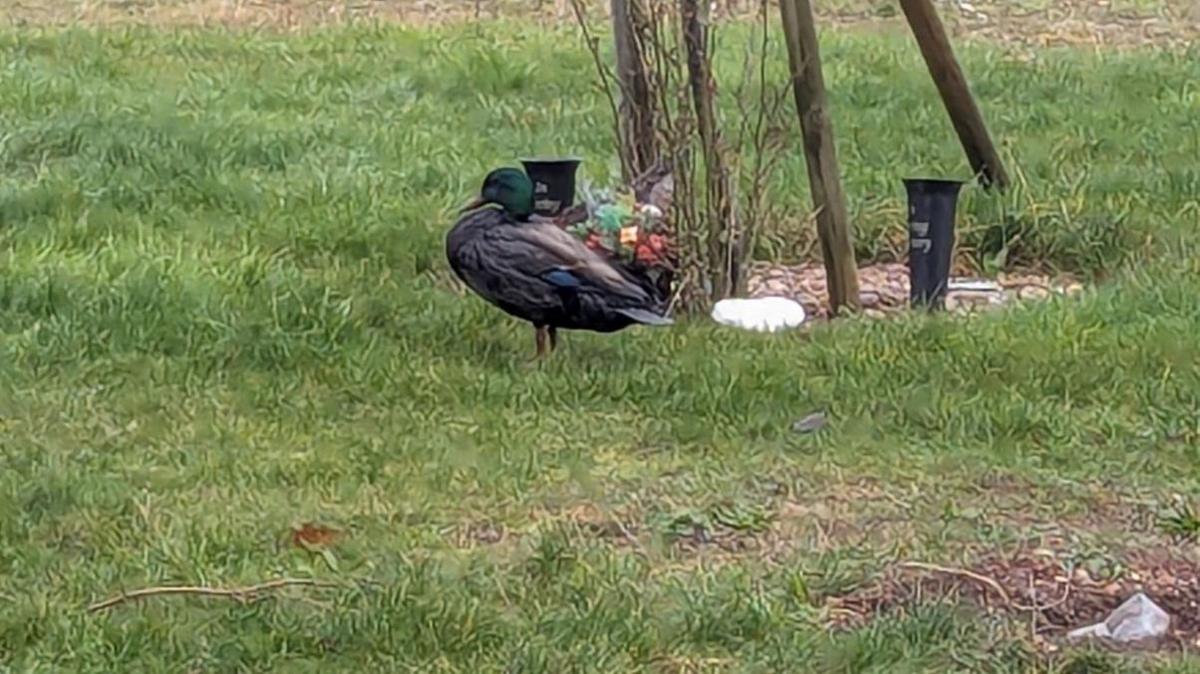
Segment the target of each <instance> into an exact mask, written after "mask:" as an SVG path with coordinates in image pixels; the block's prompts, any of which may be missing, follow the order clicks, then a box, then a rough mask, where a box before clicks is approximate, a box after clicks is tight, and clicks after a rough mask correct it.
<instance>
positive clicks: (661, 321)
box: [617, 309, 675, 325]
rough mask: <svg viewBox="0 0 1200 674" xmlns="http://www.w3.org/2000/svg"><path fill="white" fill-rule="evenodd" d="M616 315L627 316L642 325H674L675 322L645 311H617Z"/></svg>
mask: <svg viewBox="0 0 1200 674" xmlns="http://www.w3.org/2000/svg"><path fill="white" fill-rule="evenodd" d="M617 313H619V314H621V315H622V316H628V317H629V318H632V319H633V320H635V321H637V322H638V323H641V324H642V325H674V324H675V321H673V320H671V319H670V318H668V317H666V316H660V315H658V314H656V313H654V312H652V311H646V310H645V309H617Z"/></svg>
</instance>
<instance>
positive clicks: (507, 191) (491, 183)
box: [460, 168, 533, 220]
mask: <svg viewBox="0 0 1200 674" xmlns="http://www.w3.org/2000/svg"><path fill="white" fill-rule="evenodd" d="M487 204H496V205H498V206H500V207H501V208H503V209H504V210H505V212H507V213H508V214H509V215H510V216H512V217H513V218H516V219H517V220H524V219H526V218H528V217H529V216H530V214H532V213H533V181H532V180H530V179H529V176H527V175H525V172H524V171H522V170H520V169H515V168H500V169H496V170H494V171H492V172H491V173H489V174H488V175H487V178H485V179H484V180H483V187H482V188H481V189H480V190H479V196H478V197H476V198H475V200H474V201H472V202H471V203H469V204H467V205H466V206H465V207H464V208H463V209H462V211H460V212H462V213H465V212H467V211H470V210H474V209H476V208H479V207H480V206H485V205H487Z"/></svg>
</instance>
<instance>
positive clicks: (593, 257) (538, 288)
mask: <svg viewBox="0 0 1200 674" xmlns="http://www.w3.org/2000/svg"><path fill="white" fill-rule="evenodd" d="M446 257H447V259H448V261H449V263H450V267H451V268H452V269H453V270H454V273H455V274H457V275H458V277H459V278H460V279H462V280H463V282H464V283H466V284H467V285H468V286H469V287H470V288H471V289H472V290H473V291H475V293H476V294H478V295H479V296H480V297H482V298H484V299H485V300H487V301H488V302H491V303H492V304H494V305H495V306H497V307H499V308H500V309H502V310H503V311H505V312H506V313H508V314H509V315H511V316H514V317H516V318H519V319H521V320H524V321H528V322H530V323H532V324H533V325H534V327H536V328H538V330H539V352H540V351H541V339H542V336H541V331H542V330H544V329H549V330H550V331H551V333H550V336H551V340H552V343H553V340H554V334H553V330H554V329H556V328H562V329H565V330H590V331H593V332H602V333H609V332H615V331H617V330H622V329H624V328H627V327H629V326H630V325H633V324H635V323H642V324H646V325H669V324H671V323H672V321H671V319H669V318H666V317H664V316H662V315H661V304H662V302H661V299H660V298H658V297H655V296H654V294H652V292H650V291H648V289H647V288H645V287H644V286H642V285H641V284H638V283H637V282H635V281H634V280H633V279H631V278H630V277H629V276H628V275H626V274H625V273H624V272H623V271H622V270H621V269H619V268H618V267H616V266H614V265H613V264H611V263H610V262H609V261H607V260H605V259H604V258H602V257H600V256H599V255H597V254H596V253H595V252H594V251H592V250H589V249H588V248H587V247H586V246H584V245H583V243H582V242H581V241H579V240H578V239H576V238H575V237H573V236H571V235H570V234H568V233H567V232H564V231H563V230H561V229H559V228H558V227H556V226H554V225H552V224H548V223H534V222H518V221H516V220H514V219H513V218H512V217H511V216H509V215H508V214H507V213H506V212H505V211H503V210H500V209H492V208H486V209H482V210H478V211H474V212H470V213H467V214H466V215H464V216H463V217H462V218H461V219H460V220H459V221H458V223H457V224H455V226H454V227H453V228H452V229H451V230H450V232H449V234H447V236H446Z"/></svg>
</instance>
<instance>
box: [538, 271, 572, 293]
mask: <svg viewBox="0 0 1200 674" xmlns="http://www.w3.org/2000/svg"><path fill="white" fill-rule="evenodd" d="M542 278H544V279H546V280H547V281H549V282H550V283H551V284H552V285H554V286H555V287H557V288H562V289H564V290H566V289H569V288H578V287H579V286H580V283H579V278H578V277H577V276H575V275H574V274H572V273H571V272H569V271H567V270H566V269H552V270H550V271H548V272H546V273H545V274H542Z"/></svg>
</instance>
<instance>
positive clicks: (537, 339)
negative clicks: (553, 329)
mask: <svg viewBox="0 0 1200 674" xmlns="http://www.w3.org/2000/svg"><path fill="white" fill-rule="evenodd" d="M547 332H548V331H547V330H546V326H544V325H537V326H534V333H533V343H534V346H535V347H536V349H537V350H536V351H534V353H533V359H534V360H537V359H539V358H542V357H543V356H545V355H546V337H547Z"/></svg>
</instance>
